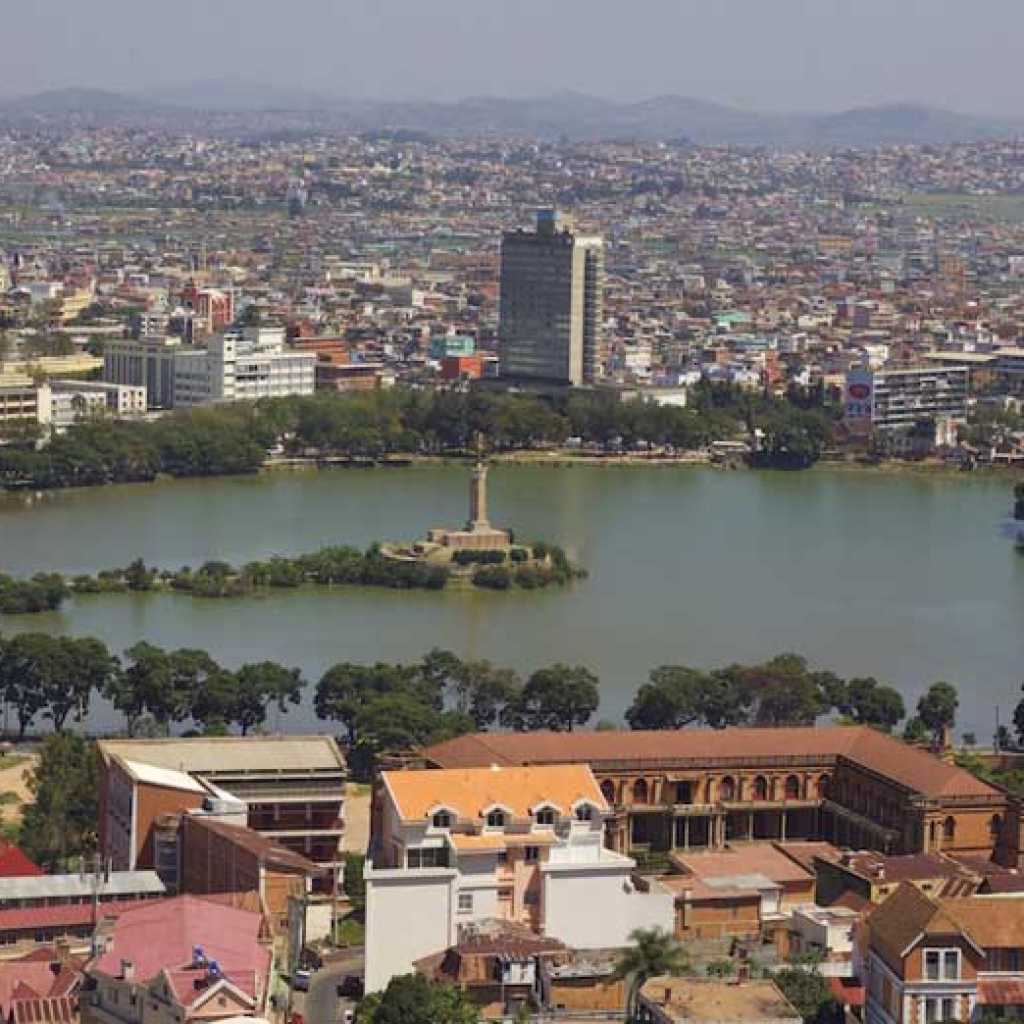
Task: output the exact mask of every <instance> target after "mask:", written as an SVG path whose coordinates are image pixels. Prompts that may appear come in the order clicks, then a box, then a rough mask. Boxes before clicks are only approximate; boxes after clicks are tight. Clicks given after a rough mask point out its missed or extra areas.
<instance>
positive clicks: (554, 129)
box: [0, 78, 1024, 149]
mask: <svg viewBox="0 0 1024 1024" xmlns="http://www.w3.org/2000/svg"><path fill="white" fill-rule="evenodd" d="M199 111H210V112H233V113H242V114H244V113H256V112H260V111H275V112H277V113H278V114H281V115H287V114H288V113H293V112H294V113H295V114H297V115H298V114H302V115H315V117H316V123H318V124H320V123H322V125H323V127H325V128H335V129H343V130H351V131H366V132H373V131H408V132H414V133H417V134H419V135H424V134H425V135H434V136H440V137H457V136H467V135H480V134H495V135H521V136H528V137H535V138H542V139H558V138H562V137H565V138H568V139H573V140H585V141H596V140H608V139H616V140H623V141H629V140H638V141H653V140H659V141H660V140H666V141H674V140H682V139H686V140H689V141H692V142H695V143H698V144H704V145H723V144H731V145H747V146H775V147H780V148H794V147H802V148H812V149H817V148H830V147H842V146H855V147H868V146H878V145H891V144H919V145H920V144H928V143H931V144H943V143H949V142H961V141H962V142H970V141H976V140H979V139H989V138H1003V137H1007V136H1011V135H1024V120H1021V121H1009V120H999V119H994V118H985V117H977V116H973V115H969V114H959V113H955V112H953V111H950V110H942V109H939V108H936V107H929V106H924V105H918V104H906V103H904V104H891V105H884V106H875V107H862V108H857V109H853V110H845V111H841V112H839V113H834V114H807V113H790V114H769V113H763V112H758V111H750V110H740V109H738V108H736V107H730V106H726V105H724V104H721V103H713V102H711V101H708V100H701V99H695V98H693V97H689V96H672V95H669V96H656V97H653V98H652V99H648V100H642V101H640V102H634V103H618V102H615V101H612V100H606V99H601V98H599V97H596V96H588V95H585V94H582V93H576V92H562V93H557V94H556V95H554V96H546V97H539V98H533V99H503V98H500V97H488V96H477V97H470V98H468V99H464V100H459V101H458V102H454V103H441V102H434V101H430V100H408V101H394V100H345V99H338V98H332V97H330V96H326V95H321V94H318V93H313V92H308V91H305V90H300V89H292V88H287V87H282V86H277V85H274V84H267V83H262V82H254V81H249V80H245V79H237V78H218V79H207V80H204V81H198V82H193V83H190V84H188V85H182V86H178V87H175V88H166V89H161V90H156V91H153V92H151V93H149V94H146V95H143V96H129V95H124V94H122V93H115V92H106V91H103V90H100V89H60V90H53V91H50V92H44V93H37V94H36V95H34V96H26V97H22V98H20V99H14V100H8V101H6V102H4V101H0V114H6V115H8V116H19V115H20V116H26V115H43V114H51V115H61V114H93V115H96V116H119V117H125V116H132V115H136V114H137V115H140V116H149V115H155V114H162V115H163V116H166V117H174V118H175V119H176V120H178V121H180V120H182V119H183V118H187V117H188V116H190V112H199ZM278 120H279V121H280V118H279V119H278ZM302 123H306V124H308V123H309V119H308V117H307V118H305V119H303V118H298V117H297V118H296V124H297V125H299V126H301V124H302Z"/></svg>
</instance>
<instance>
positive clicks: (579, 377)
mask: <svg viewBox="0 0 1024 1024" xmlns="http://www.w3.org/2000/svg"><path fill="white" fill-rule="evenodd" d="M603 291H604V242H603V240H602V239H601V238H598V237H596V236H585V235H580V234H577V233H576V232H575V230H574V229H573V224H572V222H571V220H569V219H568V218H567V217H566V216H564V215H563V214H561V213H559V212H558V211H557V210H539V211H538V213H537V230H536V231H522V230H519V231H510V232H506V234H505V236H504V237H503V238H502V242H501V305H500V317H501V319H500V325H499V342H500V357H501V376H502V378H504V379H506V380H508V381H511V382H523V383H531V382H532V383H539V384H555V385H580V384H583V383H585V382H589V381H592V380H594V379H595V378H597V377H598V376H599V375H600V365H599V364H600V361H601V321H602V319H603V315H604V312H603Z"/></svg>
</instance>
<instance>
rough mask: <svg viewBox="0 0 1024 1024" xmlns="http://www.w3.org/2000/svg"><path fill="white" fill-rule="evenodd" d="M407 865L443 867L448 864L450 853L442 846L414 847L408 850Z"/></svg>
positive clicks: (411, 866)
mask: <svg viewBox="0 0 1024 1024" xmlns="http://www.w3.org/2000/svg"><path fill="white" fill-rule="evenodd" d="M405 866H406V867H409V868H443V867H447V866H448V853H447V851H446V850H444V849H441V848H440V847H427V848H425V849H422V850H417V849H412V850H408V851H407V852H406V861H405Z"/></svg>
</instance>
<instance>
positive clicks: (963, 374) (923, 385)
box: [843, 366, 970, 436]
mask: <svg viewBox="0 0 1024 1024" xmlns="http://www.w3.org/2000/svg"><path fill="white" fill-rule="evenodd" d="M969 376H970V371H969V370H968V368H967V367H966V366H928V367H920V368H915V369H904V370H895V369H894V370H885V369H883V370H863V369H858V370H851V371H850V372H849V373H848V374H847V375H846V389H845V393H844V413H843V418H844V422H845V423H846V425H847V427H848V428H849V429H850V431H851V433H854V434H860V435H864V436H866V435H869V434H871V433H874V432H877V431H882V432H891V431H896V430H901V429H903V430H910V429H912V428H913V427H914V426H915V425H917V424H918V423H920V422H921V421H924V420H931V421H933V422H935V423H939V422H940V421H952V422H953V423H955V424H961V423H966V422H967V395H968V391H969Z"/></svg>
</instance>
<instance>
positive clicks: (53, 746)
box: [19, 733, 99, 870]
mask: <svg viewBox="0 0 1024 1024" xmlns="http://www.w3.org/2000/svg"><path fill="white" fill-rule="evenodd" d="M28 787H29V790H30V791H31V793H32V796H33V802H32V803H31V804H29V805H28V807H27V808H26V809H25V816H24V818H23V820H22V825H21V834H20V838H19V843H20V844H21V846H22V848H23V849H24V850H25V852H26V853H27V854H28V855H29V856H30V857H32V858H33V859H34V860H36V861H38V862H39V863H41V864H44V865H45V866H46V867H48V868H50V869H51V870H59V869H61V868H67V866H68V858H70V857H75V856H78V855H79V854H84V853H91V852H92V851H93V850H95V848H96V822H97V820H98V818H99V806H98V803H97V793H98V792H99V755H98V754H97V751H96V747H95V744H93V743H90V742H87V741H86V740H85V739H83V738H82V737H81V736H76V735H74V734H71V733H55V734H54V735H52V736H47V737H46V739H45V740H44V741H43V744H42V749H41V751H40V757H39V764H38V765H37V766H36V767H35V768H34V769H33V771H32V772H31V774H30V775H29V778H28Z"/></svg>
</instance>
